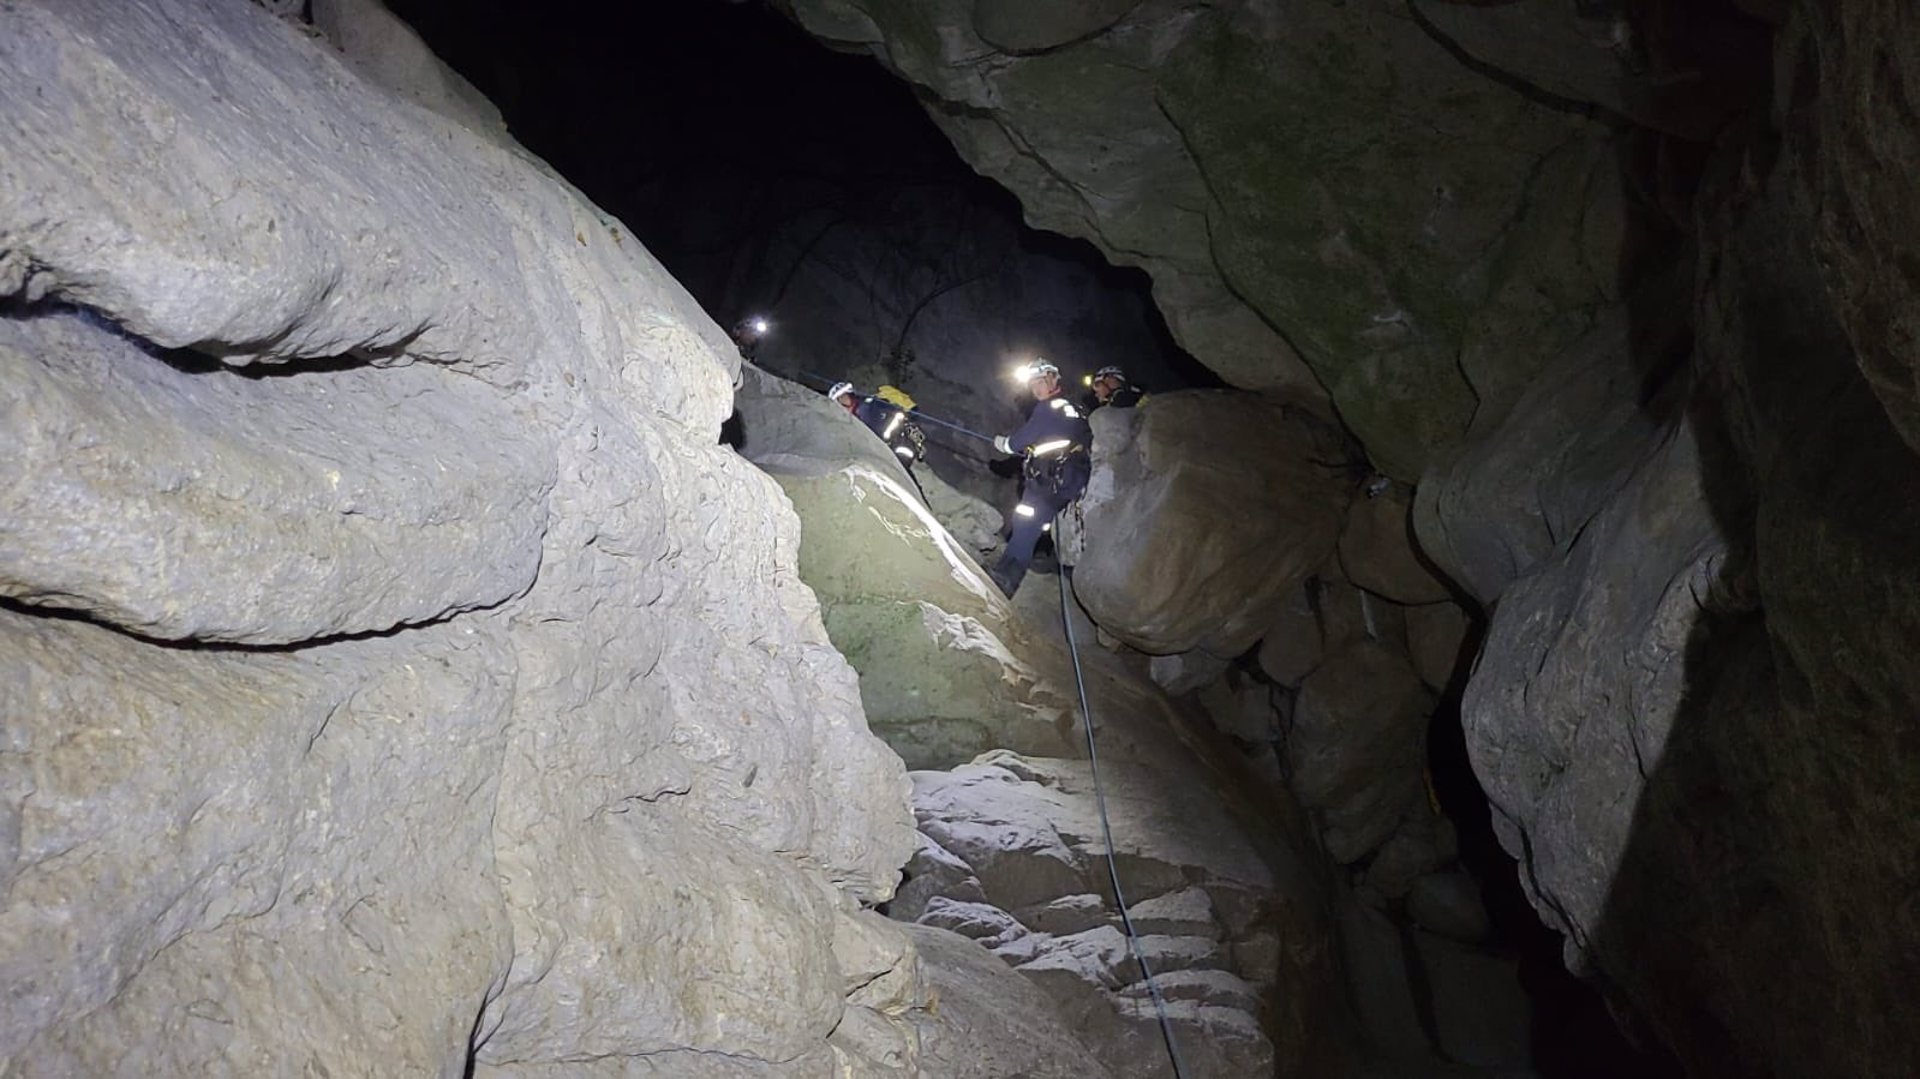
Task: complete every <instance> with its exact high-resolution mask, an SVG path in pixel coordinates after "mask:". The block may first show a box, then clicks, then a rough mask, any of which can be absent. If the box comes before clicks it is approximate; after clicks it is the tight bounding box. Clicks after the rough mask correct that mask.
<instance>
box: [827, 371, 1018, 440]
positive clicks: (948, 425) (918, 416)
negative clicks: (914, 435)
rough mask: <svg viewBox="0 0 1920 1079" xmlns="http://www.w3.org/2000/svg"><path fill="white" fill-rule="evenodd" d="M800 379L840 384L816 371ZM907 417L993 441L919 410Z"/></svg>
mask: <svg viewBox="0 0 1920 1079" xmlns="http://www.w3.org/2000/svg"><path fill="white" fill-rule="evenodd" d="M800 377H801V378H802V379H804V380H806V381H808V382H818V383H820V384H821V385H823V386H827V387H832V386H834V385H836V384H837V383H838V382H839V380H838V379H835V378H829V377H828V376H826V375H822V374H819V373H817V372H814V371H802V372H800ZM907 415H908V417H910V418H911V419H912V420H913V421H914V422H916V423H919V422H922V421H924V422H926V423H931V424H934V425H936V426H940V427H945V428H946V429H947V430H949V431H958V432H960V433H961V434H963V435H969V436H971V437H973V438H977V439H979V440H980V441H982V442H992V441H993V436H992V435H983V434H981V433H980V432H978V431H976V430H974V429H973V428H971V427H962V426H960V425H959V424H957V423H954V422H953V421H952V420H943V419H941V418H939V417H938V416H929V415H927V414H926V413H925V412H922V411H921V410H920V409H918V408H915V409H912V410H910V411H908V412H907Z"/></svg>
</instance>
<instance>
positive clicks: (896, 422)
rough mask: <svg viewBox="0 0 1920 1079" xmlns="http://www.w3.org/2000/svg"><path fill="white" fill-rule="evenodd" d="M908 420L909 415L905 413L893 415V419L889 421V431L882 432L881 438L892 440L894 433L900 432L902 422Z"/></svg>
mask: <svg viewBox="0 0 1920 1079" xmlns="http://www.w3.org/2000/svg"><path fill="white" fill-rule="evenodd" d="M906 418H907V414H906V413H904V412H896V413H894V414H893V418H892V419H890V420H888V421H887V429H886V430H884V431H882V432H880V437H881V438H892V437H893V433H894V432H895V431H898V430H899V429H900V421H901V420H904V419H906Z"/></svg>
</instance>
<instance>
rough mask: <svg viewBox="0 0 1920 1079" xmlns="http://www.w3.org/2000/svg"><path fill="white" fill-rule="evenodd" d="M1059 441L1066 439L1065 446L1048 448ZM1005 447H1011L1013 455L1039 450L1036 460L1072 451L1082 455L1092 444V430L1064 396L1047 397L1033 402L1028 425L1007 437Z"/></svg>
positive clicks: (1022, 426)
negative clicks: (1006, 445)
mask: <svg viewBox="0 0 1920 1079" xmlns="http://www.w3.org/2000/svg"><path fill="white" fill-rule="evenodd" d="M1062 439H1065V440H1066V442H1067V446H1066V447H1060V448H1049V447H1050V446H1052V444H1054V443H1057V442H1059V441H1060V440H1062ZM1007 444H1008V445H1010V446H1012V447H1013V452H1015V453H1026V452H1027V451H1029V450H1038V451H1040V452H1037V453H1035V456H1036V457H1051V456H1054V455H1055V454H1058V453H1061V452H1072V450H1073V449H1078V450H1079V451H1080V452H1082V453H1085V452H1086V451H1087V448H1088V447H1089V446H1091V445H1093V428H1091V427H1089V426H1087V417H1086V415H1085V414H1084V413H1082V412H1081V411H1080V409H1079V408H1077V407H1075V405H1074V403H1073V402H1072V401H1069V400H1067V399H1066V398H1064V397H1049V398H1047V399H1046V400H1045V401H1035V402H1034V403H1033V412H1032V413H1031V414H1030V415H1028V416H1027V422H1026V423H1024V424H1021V425H1020V429H1019V430H1018V431H1015V432H1014V433H1013V434H1011V435H1008V436H1007Z"/></svg>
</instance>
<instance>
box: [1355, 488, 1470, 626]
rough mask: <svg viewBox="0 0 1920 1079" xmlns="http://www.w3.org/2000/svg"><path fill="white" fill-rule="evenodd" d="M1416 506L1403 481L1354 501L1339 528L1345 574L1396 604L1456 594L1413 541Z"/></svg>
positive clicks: (1423, 601)
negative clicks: (1436, 572) (1414, 510)
mask: <svg viewBox="0 0 1920 1079" xmlns="http://www.w3.org/2000/svg"><path fill="white" fill-rule="evenodd" d="M1412 508H1413V499H1412V497H1411V496H1410V495H1409V494H1408V493H1407V492H1406V490H1405V489H1404V488H1402V487H1401V486H1399V485H1398V484H1394V485H1392V486H1389V487H1388V488H1387V489H1386V490H1384V491H1382V492H1381V493H1379V494H1377V495H1374V496H1371V497H1361V498H1356V499H1354V500H1353V502H1352V503H1351V504H1350V505H1349V506H1348V508H1347V520H1346V524H1345V525H1344V526H1343V527H1342V528H1341V531H1340V547H1339V552H1340V572H1341V574H1342V575H1344V576H1345V577H1346V579H1347V580H1348V581H1350V582H1352V583H1353V584H1355V585H1357V586H1359V587H1361V588H1364V589H1366V590H1367V591H1369V592H1372V593H1373V594H1374V595H1377V596H1381V597H1384V598H1386V599H1390V600H1392V601H1394V602H1395V603H1401V604H1415V603H1438V602H1440V601H1441V600H1445V599H1449V598H1451V596H1450V593H1449V592H1448V590H1447V585H1446V582H1444V581H1442V580H1441V579H1440V578H1439V577H1437V576H1435V575H1434V572H1433V570H1431V569H1429V568H1427V564H1426V560H1425V558H1424V557H1423V556H1422V555H1421V554H1420V552H1419V550H1418V549H1417V548H1416V546H1415V545H1414V540H1413V527H1412V524H1411V517H1410V515H1411V513H1412Z"/></svg>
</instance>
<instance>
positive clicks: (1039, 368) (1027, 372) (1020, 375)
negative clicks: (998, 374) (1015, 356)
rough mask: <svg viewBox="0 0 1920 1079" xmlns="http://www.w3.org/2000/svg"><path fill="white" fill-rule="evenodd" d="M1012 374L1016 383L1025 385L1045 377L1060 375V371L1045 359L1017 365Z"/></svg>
mask: <svg viewBox="0 0 1920 1079" xmlns="http://www.w3.org/2000/svg"><path fill="white" fill-rule="evenodd" d="M1011 374H1012V377H1013V380H1014V381H1015V382H1018V383H1020V384H1022V385H1025V384H1026V383H1028V382H1032V381H1033V380H1034V379H1036V378H1040V377H1042V376H1045V375H1056V374H1059V370H1058V369H1057V368H1055V367H1054V366H1053V365H1052V364H1050V363H1048V362H1047V361H1046V360H1044V359H1034V360H1029V361H1027V362H1025V363H1021V364H1018V365H1016V366H1015V367H1014V369H1013V371H1012V372H1011Z"/></svg>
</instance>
